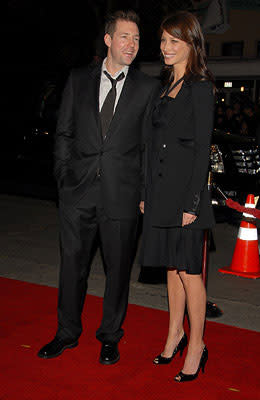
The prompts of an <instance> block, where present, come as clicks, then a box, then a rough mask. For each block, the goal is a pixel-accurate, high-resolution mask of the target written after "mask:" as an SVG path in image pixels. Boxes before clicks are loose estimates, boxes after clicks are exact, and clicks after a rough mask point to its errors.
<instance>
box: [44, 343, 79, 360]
mask: <svg viewBox="0 0 260 400" xmlns="http://www.w3.org/2000/svg"><path fill="white" fill-rule="evenodd" d="M78 344H79V342H78V341H77V342H74V343H71V344H68V345H67V346H64V347H63V348H62V350H61V351H59V353H55V354H53V355H52V356H45V355H41V354H39V353H38V354H37V355H38V357H40V358H44V359H45V360H47V359H49V358H56V357H58V356H60V355H61V354H62V353H63V352H64V350H66V349H73V347H77V345H78Z"/></svg>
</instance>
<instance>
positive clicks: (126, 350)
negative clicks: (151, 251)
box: [0, 278, 260, 400]
mask: <svg viewBox="0 0 260 400" xmlns="http://www.w3.org/2000/svg"><path fill="white" fill-rule="evenodd" d="M56 296H57V290H56V289H53V288H49V287H44V286H39V285H34V284H28V283H25V282H19V281H15V280H9V279H3V278H0V304H1V306H0V307H1V314H0V315H1V332H0V343H1V356H0V400H16V399H17V400H18V399H19V400H92V399H93V400H130V399H131V400H134V399H140V400H141V399H142V400H146V399H147V400H161V399H167V400H169V399H176V400H184V399H185V400H189V399H190V400H204V399H207V400H215V399H217V400H226V399H228V400H229V399H230V400H233V399H234V400H240V399H241V400H257V399H260V377H259V375H260V369H259V364H260V334H259V333H257V332H252V331H248V330H244V329H238V328H233V327H229V326H225V325H222V324H217V323H213V322H208V323H207V328H206V343H207V346H208V348H209V361H208V363H207V365H206V373H205V374H204V375H200V376H199V378H198V379H197V380H196V381H194V382H190V383H186V384H185V383H183V384H178V383H175V382H174V381H173V376H174V374H175V373H177V372H178V371H179V369H180V368H181V367H182V362H183V361H182V359H180V357H179V356H178V357H177V358H176V360H174V361H173V362H172V363H171V364H170V365H168V366H155V365H153V364H152V359H153V357H154V356H155V355H156V354H157V353H159V352H160V350H161V349H162V346H163V342H164V338H165V337H166V333H167V318H168V317H167V313H166V312H164V311H158V310H154V309H149V308H145V307H139V306H135V305H130V307H129V311H128V314H127V319H126V322H125V325H124V328H125V331H126V334H125V337H124V338H123V339H122V341H121V343H120V352H121V360H120V362H119V363H118V364H115V365H112V366H103V365H101V364H99V363H98V356H99V351H100V344H99V342H98V341H97V340H96V339H95V330H96V328H97V327H98V325H99V321H100V317H101V311H102V299H100V298H97V297H93V296H88V297H87V301H86V306H85V313H84V328H85V329H84V333H83V335H82V336H81V338H80V344H79V346H78V347H76V348H75V349H72V350H67V351H65V352H64V353H63V355H62V356H61V357H58V358H56V359H52V360H41V359H39V358H38V357H36V353H37V351H38V350H39V348H40V347H41V346H42V345H43V344H45V343H46V342H47V341H48V340H50V339H52V336H53V334H54V333H55V328H56Z"/></svg>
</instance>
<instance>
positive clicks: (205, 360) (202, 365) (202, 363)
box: [201, 348, 208, 374]
mask: <svg viewBox="0 0 260 400" xmlns="http://www.w3.org/2000/svg"><path fill="white" fill-rule="evenodd" d="M205 351H206V352H205V357H204V358H202V360H201V371H202V372H203V374H204V372H205V367H206V362H207V361H208V349H207V348H205Z"/></svg>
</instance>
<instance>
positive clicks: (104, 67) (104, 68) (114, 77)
mask: <svg viewBox="0 0 260 400" xmlns="http://www.w3.org/2000/svg"><path fill="white" fill-rule="evenodd" d="M106 61H107V59H106V58H105V59H104V61H103V63H102V69H101V73H102V76H103V72H104V71H107V73H108V74H109V75H111V74H110V73H109V72H108V70H107V67H106ZM128 70H129V66H128V65H125V66H124V67H123V68H122V69H120V71H117V73H116V74H115V75H113V76H112V75H111V77H112V78H113V79H116V78H117V77H118V76H119V75H120V74H121V72H123V73H124V74H125V77H126V75H127V73H128Z"/></svg>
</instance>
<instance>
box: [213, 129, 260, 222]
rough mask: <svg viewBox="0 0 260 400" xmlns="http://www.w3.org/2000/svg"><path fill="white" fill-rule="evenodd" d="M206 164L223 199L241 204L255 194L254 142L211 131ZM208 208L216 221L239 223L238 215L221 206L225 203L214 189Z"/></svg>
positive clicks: (257, 158)
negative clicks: (210, 204)
mask: <svg viewBox="0 0 260 400" xmlns="http://www.w3.org/2000/svg"><path fill="white" fill-rule="evenodd" d="M210 160H211V165H210V169H211V173H212V181H213V182H214V183H215V184H216V185H217V186H219V187H220V189H221V190H222V191H223V192H224V194H225V195H226V196H227V197H230V198H232V199H233V200H235V201H238V202H239V203H240V204H244V203H245V200H246V196H247V194H248V193H253V194H255V195H257V194H258V193H259V189H260V187H259V186H260V180H259V178H260V151H259V148H258V146H257V144H256V142H255V139H254V138H252V137H246V136H242V135H234V134H228V133H224V132H221V131H217V130H215V131H214V133H213V137H212V145H211V155H210ZM212 204H213V206H214V210H215V215H216V218H217V220H218V221H220V220H224V219H227V220H229V221H230V222H237V220H239V219H240V215H239V213H237V212H236V211H233V210H231V209H228V208H227V207H226V206H225V200H224V199H223V198H221V197H220V196H219V195H218V193H217V192H216V191H215V190H214V188H213V190H212Z"/></svg>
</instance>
